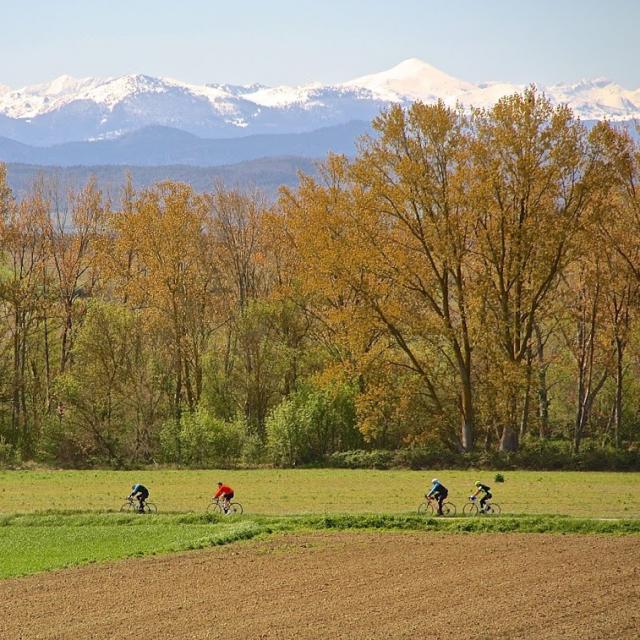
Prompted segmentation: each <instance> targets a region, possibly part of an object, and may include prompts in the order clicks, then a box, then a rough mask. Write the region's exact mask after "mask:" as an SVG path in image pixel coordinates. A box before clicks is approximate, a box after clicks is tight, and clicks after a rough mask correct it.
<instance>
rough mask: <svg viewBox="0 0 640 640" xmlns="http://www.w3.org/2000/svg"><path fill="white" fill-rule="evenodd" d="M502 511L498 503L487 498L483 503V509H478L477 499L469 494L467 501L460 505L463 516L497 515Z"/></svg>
mask: <svg viewBox="0 0 640 640" xmlns="http://www.w3.org/2000/svg"><path fill="white" fill-rule="evenodd" d="M501 511H502V509H501V507H500V505H499V504H498V503H497V502H490V501H489V500H487V501H486V502H485V503H484V511H483V510H482V509H480V506H479V503H478V499H477V498H476V497H474V496H469V502H467V504H465V505H464V507H462V513H463V514H464V515H465V516H478V515H484V516H499V515H500V512H501Z"/></svg>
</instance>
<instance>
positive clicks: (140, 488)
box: [129, 484, 149, 513]
mask: <svg viewBox="0 0 640 640" xmlns="http://www.w3.org/2000/svg"><path fill="white" fill-rule="evenodd" d="M129 497H130V498H137V500H138V511H140V513H142V512H144V501H145V500H146V499H147V498H148V497H149V489H147V487H145V486H144V485H143V484H134V485H133V486H132V487H131V493H130V494H129Z"/></svg>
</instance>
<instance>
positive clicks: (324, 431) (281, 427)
mask: <svg viewBox="0 0 640 640" xmlns="http://www.w3.org/2000/svg"><path fill="white" fill-rule="evenodd" d="M353 397H354V390H353V389H352V388H351V387H350V386H349V385H342V386H336V387H331V388H326V389H314V388H311V389H302V390H301V391H299V392H297V393H295V394H293V395H292V396H290V397H289V398H287V399H285V400H283V401H282V402H281V403H280V404H279V405H278V406H277V407H275V409H274V410H273V411H272V412H271V414H270V415H269V417H268V418H267V421H266V433H267V450H268V454H269V459H270V461H271V462H273V463H274V464H276V465H280V466H294V465H297V464H301V463H302V464H309V463H314V462H320V461H321V460H322V459H323V458H324V457H325V456H326V455H330V454H332V453H333V452H334V451H339V450H340V449H344V448H347V447H349V446H353V444H356V446H357V445H358V444H360V443H361V441H362V438H361V436H360V433H359V432H358V430H357V426H356V412H355V405H354V402H353Z"/></svg>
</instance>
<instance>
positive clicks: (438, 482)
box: [431, 478, 440, 484]
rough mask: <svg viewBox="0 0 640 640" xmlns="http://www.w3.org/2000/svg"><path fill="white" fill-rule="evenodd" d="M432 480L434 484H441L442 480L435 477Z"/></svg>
mask: <svg viewBox="0 0 640 640" xmlns="http://www.w3.org/2000/svg"><path fill="white" fill-rule="evenodd" d="M431 482H432V483H433V484H440V480H438V478H434V479H433V480H432V481H431Z"/></svg>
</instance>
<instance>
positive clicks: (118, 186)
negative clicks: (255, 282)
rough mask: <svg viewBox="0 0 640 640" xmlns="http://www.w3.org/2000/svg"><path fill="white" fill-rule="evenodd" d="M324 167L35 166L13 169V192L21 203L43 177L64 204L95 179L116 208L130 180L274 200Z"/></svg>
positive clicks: (274, 163)
mask: <svg viewBox="0 0 640 640" xmlns="http://www.w3.org/2000/svg"><path fill="white" fill-rule="evenodd" d="M317 164H318V161H316V160H313V159H309V158H295V157H281V158H261V159H257V160H247V161H244V162H240V163H237V164H232V165H219V166H216V167H194V166H189V165H163V166H148V167H145V166H128V165H102V166H91V167H88V166H75V167H56V166H51V165H49V166H45V165H31V164H7V176H8V181H9V186H10V187H11V189H12V190H13V192H14V194H15V196H16V197H17V198H21V197H23V196H24V195H25V194H26V193H27V192H28V191H29V189H30V188H31V186H32V185H33V182H34V180H35V179H36V178H37V177H38V176H44V177H45V178H46V179H47V180H49V181H50V182H52V183H54V185H56V186H57V189H58V191H59V194H60V196H61V197H62V198H64V197H65V194H66V193H67V192H68V190H69V189H77V188H80V187H82V186H83V185H84V184H86V182H87V180H89V178H91V177H93V178H95V179H96V181H97V184H98V187H99V188H100V189H102V191H103V192H104V193H105V194H107V195H109V196H110V197H111V198H112V199H113V200H114V202H117V201H118V199H119V198H120V195H121V192H122V187H123V186H124V184H125V181H126V179H127V175H131V178H132V180H133V184H134V186H135V187H136V188H138V189H140V188H145V187H149V186H151V185H152V184H154V183H156V182H160V181H162V180H175V181H179V182H186V183H188V184H191V185H192V186H193V187H194V188H195V189H196V190H198V191H207V190H211V189H212V188H213V186H214V184H215V183H216V182H220V181H221V182H222V183H223V184H224V185H225V186H227V187H239V188H241V189H245V190H252V189H259V190H260V191H262V192H263V193H264V194H265V195H266V196H267V197H269V198H270V199H274V198H275V197H276V196H277V194H278V189H279V188H280V187H281V186H287V187H295V186H296V185H297V184H298V174H299V173H300V172H302V173H305V174H307V175H315V174H316V173H317Z"/></svg>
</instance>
